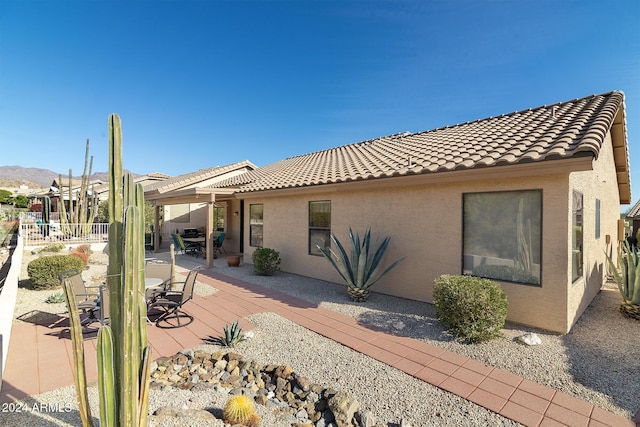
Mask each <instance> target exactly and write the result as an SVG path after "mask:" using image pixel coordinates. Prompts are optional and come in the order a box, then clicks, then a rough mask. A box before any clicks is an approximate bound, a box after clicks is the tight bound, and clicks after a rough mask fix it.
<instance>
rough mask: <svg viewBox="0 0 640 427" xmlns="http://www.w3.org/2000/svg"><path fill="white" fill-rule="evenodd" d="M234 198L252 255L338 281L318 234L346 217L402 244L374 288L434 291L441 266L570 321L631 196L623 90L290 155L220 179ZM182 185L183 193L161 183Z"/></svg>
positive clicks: (566, 326)
mask: <svg viewBox="0 0 640 427" xmlns="http://www.w3.org/2000/svg"><path fill="white" fill-rule="evenodd" d="M207 191H208V192H209V193H208V194H209V195H210V197H211V198H212V199H214V200H215V199H216V197H223V198H225V199H226V200H228V201H229V203H231V204H233V206H235V207H234V208H233V209H234V211H235V212H239V220H238V222H237V224H234V227H239V229H238V230H237V232H236V238H238V239H239V242H238V247H237V249H238V251H240V252H242V253H244V255H245V256H244V260H245V262H250V260H251V254H252V252H253V251H254V250H255V248H257V247H261V246H262V247H270V248H274V249H277V250H278V251H279V252H280V254H281V257H282V266H281V267H282V270H284V271H288V272H291V273H296V274H301V275H305V276H311V277H315V278H319V279H324V280H329V281H332V282H338V283H340V282H341V279H340V277H339V275H338V274H337V273H336V272H335V271H334V269H333V268H332V267H331V265H330V264H329V263H328V262H327V260H326V259H324V257H323V256H321V254H320V251H319V250H318V248H317V246H318V245H320V246H321V247H329V246H330V245H331V242H330V235H331V234H332V233H335V234H336V235H337V236H338V238H339V239H340V240H341V241H342V242H346V239H347V234H348V230H349V227H352V228H353V229H354V230H356V231H359V232H363V231H364V230H365V229H367V228H369V227H370V228H371V229H372V232H373V233H374V235H379V236H381V237H383V236H390V237H391V243H390V246H389V249H388V251H387V256H386V259H385V262H387V263H390V262H392V261H393V260H395V259H397V258H400V257H406V259H405V261H404V262H402V263H401V264H400V265H398V266H397V267H396V268H395V269H394V270H392V271H391V273H390V274H388V275H387V276H385V278H384V279H383V280H382V281H381V282H379V283H378V284H377V285H376V287H375V288H374V291H377V292H381V293H385V294H390V295H396V296H399V297H405V298H410V299H414V300H420V301H426V302H432V292H433V282H434V279H435V278H437V277H438V276H439V275H441V274H472V275H477V276H481V277H489V278H492V279H494V280H497V281H498V282H499V283H500V284H501V285H502V286H503V288H504V289H505V291H506V293H507V296H508V300H509V308H508V316H507V318H508V320H510V321H513V322H516V323H521V324H525V325H530V326H535V327H539V328H543V329H546V330H550V331H555V332H559V333H566V332H568V331H569V330H570V329H571V327H572V326H573V324H574V323H575V322H576V320H577V319H578V317H579V316H580V314H581V313H582V312H583V311H584V310H585V308H586V307H587V306H588V304H589V303H590V302H591V300H592V299H593V297H594V296H595V295H596V293H597V292H598V291H599V289H600V287H601V286H602V284H603V281H604V280H605V279H606V278H605V275H606V260H605V255H604V254H605V250H611V248H612V247H613V248H615V247H617V244H618V241H619V240H620V239H621V238H623V236H620V235H619V217H620V214H619V212H620V204H628V203H630V201H631V183H630V173H629V156H628V144H627V135H626V122H625V105H624V94H623V93H622V92H618V91H613V92H609V93H604V94H601V95H593V96H588V97H586V98H582V99H575V100H572V101H568V102H562V103H558V104H554V105H548V106H542V107H538V108H532V109H529V110H524V111H518V112H514V113H511V114H505V115H501V116H497V117H490V118H487V119H483V120H477V121H472V122H467V123H463V124H458V125H454V126H448V127H444V128H439V129H435V130H430V131H425V132H418V133H409V132H405V133H400V134H395V135H390V136H387V137H381V138H377V139H373V140H369V141H363V142H359V143H355V144H350V145H345V146H341V147H337V148H332V149H328V150H324V151H319V152H315V153H310V154H305V155H301V156H296V157H291V158H287V159H284V160H282V161H279V162H276V163H273V164H270V165H267V166H265V167H262V168H252V170H247V171H246V172H245V173H241V174H236V175H234V176H232V177H228V178H226V179H223V180H219V181H217V182H215V183H214V184H212V185H211V186H210V187H209V188H208V189H207ZM166 196H167V200H169V196H179V194H171V195H170V194H166Z"/></svg>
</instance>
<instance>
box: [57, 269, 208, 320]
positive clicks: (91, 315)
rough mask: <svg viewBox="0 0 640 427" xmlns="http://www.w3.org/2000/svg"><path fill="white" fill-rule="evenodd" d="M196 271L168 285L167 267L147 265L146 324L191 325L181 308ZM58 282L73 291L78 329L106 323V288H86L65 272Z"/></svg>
mask: <svg viewBox="0 0 640 427" xmlns="http://www.w3.org/2000/svg"><path fill="white" fill-rule="evenodd" d="M199 269H200V267H196V268H194V269H193V270H191V271H189V273H188V274H187V277H186V279H185V280H184V281H182V282H176V281H172V277H171V264H167V263H156V262H153V263H148V264H146V266H145V289H146V292H145V299H146V302H147V320H148V321H149V322H150V323H155V325H156V326H157V327H159V328H165V329H168V328H180V327H182V326H186V325H188V324H190V323H191V322H193V320H194V318H193V316H192V315H190V314H189V313H187V312H185V311H184V310H183V309H182V308H183V306H184V305H185V304H186V303H187V302H188V301H189V300H191V299H192V298H193V292H194V287H195V282H196V278H197V277H198V272H199ZM59 277H60V281H61V282H62V281H64V280H67V281H69V282H70V283H71V286H72V288H73V291H74V294H75V298H76V303H77V305H78V310H79V311H80V312H81V313H82V314H85V315H86V316H85V317H84V318H83V319H82V320H81V324H82V326H89V325H91V324H92V323H95V322H100V324H101V325H105V324H108V323H109V290H108V288H107V287H106V285H101V286H87V284H86V283H85V282H84V280H83V279H82V275H81V274H80V272H79V271H78V270H75V269H74V270H67V271H64V272H62V273H60V275H59Z"/></svg>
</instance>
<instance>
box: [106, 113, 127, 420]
mask: <svg viewBox="0 0 640 427" xmlns="http://www.w3.org/2000/svg"><path fill="white" fill-rule="evenodd" d="M122 187H123V186H122V131H121V127H120V118H119V117H118V116H117V115H115V114H112V115H110V116H109V265H108V273H107V283H108V286H109V292H110V298H111V305H110V310H109V317H110V321H111V329H112V331H113V334H114V341H116V335H118V336H120V334H121V333H122V329H123V324H122V320H121V315H120V311H121V308H120V307H121V305H122V291H121V289H120V282H121V280H120V274H121V267H122V246H121V244H120V240H121V236H122V228H123V224H122V218H123V211H122V202H123V188H122ZM114 350H115V360H116V363H115V366H114V370H115V377H116V381H120V371H121V368H120V366H119V364H118V363H117V361H119V360H121V353H122V348H121V346H120V345H119V343H118V345H116V346H115V348H114ZM115 400H116V410H117V412H118V414H119V412H120V407H119V402H120V389H119V387H116V389H115Z"/></svg>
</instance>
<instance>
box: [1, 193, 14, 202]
mask: <svg viewBox="0 0 640 427" xmlns="http://www.w3.org/2000/svg"><path fill="white" fill-rule="evenodd" d="M11 196H12V194H11V191H9V190H0V203H10V200H11Z"/></svg>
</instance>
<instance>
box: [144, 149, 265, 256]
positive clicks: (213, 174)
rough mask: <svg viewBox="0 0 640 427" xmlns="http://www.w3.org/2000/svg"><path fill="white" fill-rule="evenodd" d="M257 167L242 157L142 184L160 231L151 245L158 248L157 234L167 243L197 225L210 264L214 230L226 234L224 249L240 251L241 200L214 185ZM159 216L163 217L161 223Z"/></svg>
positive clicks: (231, 192)
mask: <svg viewBox="0 0 640 427" xmlns="http://www.w3.org/2000/svg"><path fill="white" fill-rule="evenodd" d="M257 168H258V167H257V166H256V165H254V164H253V163H251V162H249V161H247V160H245V161H242V162H237V163H232V164H230V165H225V166H214V167H211V168H207V169H201V170H198V171H195V172H190V173H187V174H183V175H178V176H175V177H172V178H168V179H164V180H162V181H159V182H155V183H150V184H147V185H145V186H144V187H143V188H144V197H145V200H149V201H151V203H152V204H153V205H154V206H155V209H156V212H155V218H156V224H155V227H154V229H155V230H160V233H159V234H158V233H156V234H155V238H156V241H155V242H154V247H156V248H159V247H160V244H159V239H158V236H159V235H160V234H161V235H162V238H163V240H164V241H166V242H170V241H171V234H173V233H181V232H182V231H183V230H184V229H185V228H197V229H201V231H202V233H204V234H205V235H206V236H207V237H206V239H205V241H206V248H207V250H206V254H207V264H208V265H209V266H211V265H212V254H213V250H212V237H213V233H214V232H215V231H222V232H225V233H226V238H225V249H227V248H228V250H230V251H232V252H239V251H240V240H241V239H240V230H241V227H240V214H239V209H240V201H238V200H235V199H234V198H233V197H232V194H233V191H230V190H222V189H214V188H213V185H214V184H216V183H217V182H219V181H222V180H226V179H230V178H232V177H234V176H237V175H240V174H244V173H247V172H249V171H252V170H255V169H257ZM216 196H217V197H216ZM160 218H162V220H163V222H162V224H160Z"/></svg>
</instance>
